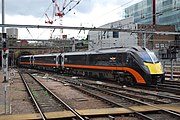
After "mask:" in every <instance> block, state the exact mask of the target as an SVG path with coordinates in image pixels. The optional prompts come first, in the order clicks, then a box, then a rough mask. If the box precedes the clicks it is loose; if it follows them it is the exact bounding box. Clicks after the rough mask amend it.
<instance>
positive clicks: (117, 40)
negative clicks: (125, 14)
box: [88, 17, 175, 52]
mask: <svg viewBox="0 0 180 120" xmlns="http://www.w3.org/2000/svg"><path fill="white" fill-rule="evenodd" d="M100 28H118V29H122V30H132V31H133V30H136V31H152V32H154V31H157V32H158V31H164V32H174V31H175V26H174V25H151V24H138V23H134V19H133V17H129V18H126V19H123V20H119V21H115V22H112V23H108V24H105V25H102V26H100ZM144 37H145V38H144ZM88 41H89V46H88V50H98V49H106V48H114V47H128V46H142V47H147V48H148V49H150V50H153V51H157V52H158V50H159V49H161V48H164V47H167V48H168V47H169V46H168V45H169V43H170V42H173V41H175V35H160V34H149V33H147V34H145V35H144V34H143V33H141V32H139V33H133V32H117V31H89V33H88Z"/></svg>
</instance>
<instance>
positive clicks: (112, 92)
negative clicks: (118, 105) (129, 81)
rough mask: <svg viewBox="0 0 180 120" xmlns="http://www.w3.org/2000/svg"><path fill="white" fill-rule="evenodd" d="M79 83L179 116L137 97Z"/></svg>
mask: <svg viewBox="0 0 180 120" xmlns="http://www.w3.org/2000/svg"><path fill="white" fill-rule="evenodd" d="M67 82H69V81H67ZM80 84H81V85H84V86H87V87H91V88H93V89H97V90H100V91H102V92H106V93H109V94H112V95H116V96H118V97H123V98H125V99H128V100H131V101H135V102H138V103H141V104H144V105H148V106H151V107H153V108H156V109H159V110H161V111H164V112H166V113H169V114H171V115H174V116H176V117H180V114H179V113H176V112H172V111H170V110H167V109H164V108H161V107H159V106H156V105H152V104H150V103H147V102H142V101H140V100H137V99H134V98H130V97H127V96H124V95H121V94H118V93H115V92H114V91H112V90H108V91H107V90H106V89H101V88H97V87H93V86H90V85H87V84H85V83H80Z"/></svg>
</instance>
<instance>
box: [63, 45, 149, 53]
mask: <svg viewBox="0 0 180 120" xmlns="http://www.w3.org/2000/svg"><path fill="white" fill-rule="evenodd" d="M127 51H138V52H143V51H146V48H142V47H139V46H135V47H126V48H125V47H123V48H114V49H112V48H111V49H103V50H97V51H86V52H68V53H62V55H83V54H100V53H102V54H103V53H120V52H121V53H122V52H127Z"/></svg>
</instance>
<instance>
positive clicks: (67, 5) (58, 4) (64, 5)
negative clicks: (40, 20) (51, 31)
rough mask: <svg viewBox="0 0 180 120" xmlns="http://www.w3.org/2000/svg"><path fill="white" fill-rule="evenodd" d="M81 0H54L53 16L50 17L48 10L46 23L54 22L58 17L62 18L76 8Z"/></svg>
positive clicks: (52, 2)
mask: <svg viewBox="0 0 180 120" xmlns="http://www.w3.org/2000/svg"><path fill="white" fill-rule="evenodd" d="M80 1H81V0H52V1H51V4H52V5H53V10H52V17H49V15H48V13H47V11H46V13H45V17H46V20H45V23H47V24H53V23H54V21H56V20H57V19H62V18H63V16H64V15H66V14H67V13H68V12H70V11H71V10H72V9H73V8H75V7H76V6H77V5H78V4H79V3H80Z"/></svg>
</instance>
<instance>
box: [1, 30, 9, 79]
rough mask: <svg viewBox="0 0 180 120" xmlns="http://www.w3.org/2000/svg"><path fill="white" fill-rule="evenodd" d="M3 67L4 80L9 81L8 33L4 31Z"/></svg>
mask: <svg viewBox="0 0 180 120" xmlns="http://www.w3.org/2000/svg"><path fill="white" fill-rule="evenodd" d="M2 69H3V76H4V81H3V82H8V81H7V80H8V49H7V40H6V33H2Z"/></svg>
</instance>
